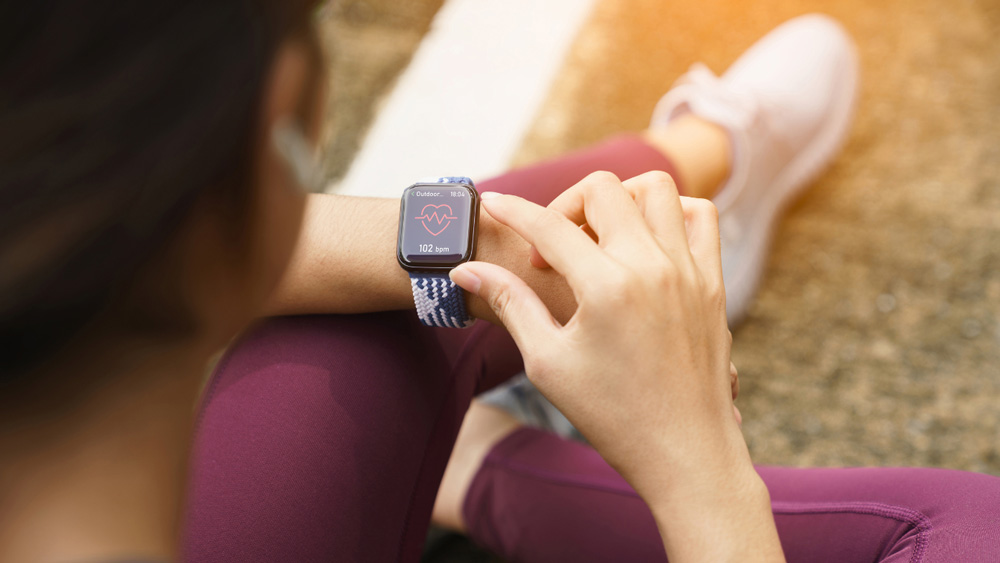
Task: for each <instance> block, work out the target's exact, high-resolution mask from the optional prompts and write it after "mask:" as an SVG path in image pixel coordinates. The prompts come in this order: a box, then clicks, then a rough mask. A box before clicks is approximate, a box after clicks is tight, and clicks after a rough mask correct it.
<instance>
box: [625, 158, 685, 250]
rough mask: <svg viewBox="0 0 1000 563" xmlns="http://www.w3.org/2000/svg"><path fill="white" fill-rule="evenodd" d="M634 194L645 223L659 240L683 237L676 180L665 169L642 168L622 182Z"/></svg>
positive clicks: (681, 238)
mask: <svg viewBox="0 0 1000 563" xmlns="http://www.w3.org/2000/svg"><path fill="white" fill-rule="evenodd" d="M622 185H623V186H625V189H626V190H628V192H629V193H630V194H632V197H634V198H635V202H636V205H637V206H638V207H639V211H640V212H641V213H642V216H643V218H644V219H645V220H646V224H647V225H649V228H650V230H651V231H653V234H654V235H656V236H657V238H659V239H662V240H672V239H676V240H684V238H683V237H685V236H686V232H685V231H684V211H683V210H682V208H681V202H680V196H679V194H678V193H677V184H675V183H674V179H673V178H672V177H671V176H670V174H667V173H666V172H658V171H653V172H646V173H645V174H642V175H639V176H636V177H635V178H630V179H628V180H625V181H624V182H622Z"/></svg>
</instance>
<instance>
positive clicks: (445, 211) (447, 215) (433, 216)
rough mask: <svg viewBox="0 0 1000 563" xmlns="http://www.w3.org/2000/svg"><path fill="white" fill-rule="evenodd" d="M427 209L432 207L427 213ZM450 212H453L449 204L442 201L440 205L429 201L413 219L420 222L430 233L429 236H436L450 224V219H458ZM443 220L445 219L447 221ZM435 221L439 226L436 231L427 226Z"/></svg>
mask: <svg viewBox="0 0 1000 563" xmlns="http://www.w3.org/2000/svg"><path fill="white" fill-rule="evenodd" d="M428 209H434V211H431V212H430V214H428V213H427V210H428ZM438 210H440V211H441V214H440V215H438ZM452 213H454V211H452V210H451V206H450V205H448V204H447V203H442V204H441V205H434V204H433V203H429V204H427V205H425V206H424V208H423V209H421V210H420V215H419V216H418V217H414V219H419V220H420V223H421V224H422V225H423V226H424V228H425V229H427V232H428V233H430V234H431V236H433V237H436V236H438V235H440V234H441V233H443V232H444V230H445V229H447V228H448V225H451V221H452V220H453V219H458V217H455V216H454V215H452ZM445 221H447V223H446V222H445ZM435 222H436V223H437V225H438V226H439V227H441V228H440V229H438V230H437V231H436V232H435V231H434V230H433V229H431V227H430V226H428V223H431V225H433V224H434V223H435Z"/></svg>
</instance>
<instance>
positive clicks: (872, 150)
mask: <svg viewBox="0 0 1000 563" xmlns="http://www.w3.org/2000/svg"><path fill="white" fill-rule="evenodd" d="M438 3H439V0H435V1H432V0H427V1H422V2H408V3H405V10H406V13H405V15H404V16H400V17H399V18H397V17H396V16H390V15H389V14H390V12H389V11H388V10H389V9H390V6H391V8H392V9H394V10H402V9H403V3H391V5H390V3H389V2H385V1H378V2H375V1H368V2H363V1H360V0H358V1H354V2H342V3H341V6H342V9H340V10H339V12H337V15H336V18H339V19H336V18H335V19H336V21H335V22H334V23H331V24H329V26H330V28H331V29H332V30H334V31H335V32H336V33H338V34H340V38H339V41H338V42H339V43H341V44H342V45H343V47H342V49H343V52H344V53H347V54H349V55H350V56H348V57H346V58H345V57H341V59H339V60H342V61H343V60H346V61H347V62H346V63H342V66H341V68H340V69H339V70H338V73H337V74H335V78H334V80H335V81H336V80H338V78H337V77H338V76H339V77H340V78H339V79H340V80H345V77H348V76H355V77H357V76H360V77H363V81H364V82H365V83H364V84H360V83H356V84H353V85H352V86H351V87H350V91H351V95H353V96H354V97H355V98H356V100H360V101H355V102H354V103H355V104H356V105H354V106H351V105H350V104H346V103H341V104H339V105H335V106H334V112H337V116H336V119H335V121H334V125H335V126H337V127H340V132H339V133H337V134H336V135H334V136H333V137H331V139H332V141H331V145H330V146H331V147H332V148H331V152H330V153H329V160H330V164H329V165H328V168H327V169H328V170H329V171H331V174H332V175H335V174H337V173H338V171H342V170H343V169H344V167H345V166H346V162H347V160H346V159H348V158H349V155H350V154H351V147H353V146H355V144H356V142H357V138H358V135H359V134H360V132H361V131H363V127H364V123H365V120H366V119H367V117H368V116H369V115H370V114H371V113H370V112H371V111H372V110H371V107H372V106H371V105H370V103H369V102H366V101H365V100H370V99H371V98H372V96H377V95H378V94H379V93H380V92H382V91H384V88H385V86H386V85H387V84H389V82H390V80H391V76H392V75H393V73H394V72H395V71H397V70H398V69H399V68H401V66H402V65H403V64H405V60H406V57H407V56H408V54H407V53H408V51H407V49H412V46H413V45H415V44H416V41H417V40H418V39H419V35H420V33H422V30H423V29H425V28H426V25H427V21H429V20H428V18H429V17H430V15H431V14H433V12H434V9H436V6H437V4H438ZM351 10H357V11H358V13H362V12H364V10H370V11H369V12H368V13H369V14H372V15H370V16H366V17H367V19H364V18H361V19H356V16H353V15H350V14H352V13H354V12H352V11H351ZM811 11H821V12H825V13H828V14H831V15H833V16H835V17H837V18H838V19H840V20H841V21H842V22H843V23H844V24H845V26H846V27H847V28H848V29H849V31H850V32H851V33H852V34H853V35H854V36H855V38H856V39H857V41H858V45H859V51H860V54H861V60H862V64H863V66H864V69H863V85H862V100H861V105H860V109H859V113H858V116H857V123H856V126H855V129H854V131H853V134H852V136H851V139H850V142H849V143H848V145H847V147H846V149H845V151H844V153H843V155H842V156H841V158H840V159H839V160H838V161H837V163H836V164H835V166H834V167H833V168H832V169H831V170H830V171H829V172H828V173H827V174H826V175H825V176H823V177H822V178H821V179H820V181H819V182H817V184H816V185H815V186H814V187H813V189H812V190H811V191H810V192H809V193H808V194H807V195H806V196H805V197H804V198H803V199H802V200H801V201H800V202H799V203H798V204H797V205H795V206H794V207H793V208H792V209H791V211H790V213H789V214H788V216H787V218H786V219H785V220H784V222H783V223H782V225H781V227H780V230H779V231H778V237H777V243H776V245H775V247H774V249H773V253H772V257H771V260H770V262H769V266H768V270H767V273H766V275H765V278H764V281H763V285H762V288H761V291H760V293H759V296H758V298H757V300H756V303H755V304H754V305H753V307H752V310H751V314H750V316H749V319H748V320H747V322H746V323H744V325H743V326H741V327H740V328H738V329H737V330H736V331H735V352H734V356H735V358H734V359H735V361H736V363H737V365H738V366H739V367H740V372H741V376H742V381H743V396H742V397H741V399H740V404H741V408H742V410H743V414H744V418H745V420H746V424H745V432H746V435H747V439H748V441H749V443H750V446H751V449H752V452H753V455H754V458H755V460H757V461H758V462H760V463H769V464H784V465H933V466H943V467H952V468H959V469H968V470H975V471H984V472H988V473H993V474H997V475H1000V448H998V445H1000V42H997V41H996V37H997V35H998V34H1000V2H998V1H997V0H953V1H951V2H938V1H936V0H885V1H882V2H871V1H870V0H836V1H834V0H826V1H821V0H809V1H807V0H768V1H766V2H755V3H749V2H733V1H732V0H699V1H697V2H694V1H689V2H668V1H665V0H602V1H601V2H600V4H599V7H598V9H597V11H596V13H595V14H594V17H593V18H592V20H591V22H590V23H589V24H588V26H587V27H586V28H585V29H584V30H583V32H582V34H581V36H580V38H579V39H578V41H577V43H576V45H575V47H574V49H573V52H572V54H571V56H570V59H569V60H568V61H567V65H566V68H565V69H564V71H563V73H562V75H561V76H560V77H559V78H558V79H557V81H556V85H555V88H554V89H553V91H552V93H551V96H550V99H549V100H548V102H547V103H546V105H545V107H544V108H543V111H542V112H541V113H540V115H539V117H538V120H537V123H536V126H535V128H534V129H533V130H532V132H531V134H530V135H529V136H528V138H527V139H526V141H525V143H524V146H523V147H522V150H521V151H520V154H519V156H518V159H517V161H518V162H519V163H526V162H531V161H535V160H538V159H542V158H545V157H548V156H552V155H557V154H559V153H561V152H563V151H566V150H569V149H572V148H574V147H578V146H582V145H585V144H588V143H590V142H593V141H596V140H598V139H600V138H602V137H604V136H606V135H608V134H612V133H616V132H620V131H627V130H637V129H640V128H642V127H643V126H644V125H645V123H646V121H647V120H648V116H649V112H650V110H651V108H652V106H653V104H654V103H655V101H656V100H657V98H658V97H659V96H660V94H662V92H664V91H665V90H666V89H667V88H668V87H669V85H670V83H671V82H672V81H673V80H674V79H675V78H676V77H677V76H679V75H680V74H681V73H682V72H683V71H684V70H685V69H686V67H687V66H688V65H689V64H690V63H692V62H694V61H696V60H701V61H704V62H706V63H707V64H708V65H709V66H710V67H711V68H713V69H714V70H716V71H722V70H724V69H725V67H726V65H728V64H729V63H730V62H731V61H732V60H734V59H735V58H736V57H737V56H738V54H739V53H740V52H741V51H742V50H743V49H745V48H746V47H747V46H749V45H750V44H751V43H752V42H753V40H754V39H756V38H757V37H759V36H761V35H763V34H764V33H765V32H766V31H767V30H768V29H770V28H772V27H773V26H775V25H776V24H778V23H780V22H781V21H783V20H785V19H787V18H789V17H792V16H794V15H798V14H802V13H806V12H811ZM357 22H360V23H361V24H363V25H361V27H360V28H355V27H353V26H354V25H355V23H357ZM384 22H396V23H388V24H386V23H384ZM399 22H404V23H405V24H406V25H405V26H400V25H399ZM369 50H370V51H371V52H369ZM376 55H378V56H376ZM383 55H384V56H383ZM369 57H370V59H371V60H374V59H377V58H379V57H381V59H380V60H382V63H383V64H384V65H385V66H383V67H380V68H382V69H383V70H378V71H377V72H376V71H370V70H363V69H361V66H362V65H363V64H367V62H366V61H368V60H370V59H369ZM386 60H391V61H394V62H392V63H391V64H390V63H385V61H386ZM345 73H346V74H345ZM351 73H354V74H353V75H352V74H351ZM366 88H367V90H366ZM344 108H354V109H351V110H349V111H351V112H353V113H351V114H349V115H346V116H345V115H343V114H342V113H340V112H343V111H348V110H345V109H344Z"/></svg>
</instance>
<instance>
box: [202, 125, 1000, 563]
mask: <svg viewBox="0 0 1000 563" xmlns="http://www.w3.org/2000/svg"><path fill="white" fill-rule="evenodd" d="M601 169H603V170H610V171H612V172H615V173H616V174H618V175H619V176H620V177H622V178H627V177H631V176H635V175H638V174H640V173H642V172H646V171H648V170H666V171H667V172H673V168H672V166H671V164H670V163H669V162H668V161H667V160H665V159H664V157H663V156H662V155H661V154H660V153H658V152H657V151H655V150H653V149H652V148H650V147H649V146H647V145H645V144H644V143H642V142H641V141H640V140H638V139H637V138H633V137H623V138H619V139H616V140H613V141H610V142H608V143H605V144H603V145H600V146H598V147H595V148H593V149H590V150H587V151H583V152H580V153H576V154H574V155H571V156H568V157H565V158H562V159H560V160H557V161H555V162H550V163H547V164H542V165H540V166H536V167H532V168H528V169H525V170H521V171H516V172H512V173H510V174H507V175H505V176H503V177H501V178H498V179H496V180H492V181H489V182H484V183H483V184H482V185H481V186H480V187H481V188H483V189H486V190H493V191H499V192H506V193H514V194H518V195H521V196H523V197H526V198H528V199H530V200H533V201H536V202H538V203H542V204H545V203H548V202H549V201H550V200H551V199H552V198H554V197H555V196H556V195H557V194H558V193H560V192H561V191H563V190H564V189H566V188H568V187H569V186H571V185H573V184H574V183H576V182H577V181H578V180H580V179H582V178H583V177H584V176H586V175H587V174H588V173H590V172H592V171H594V170H601ZM359 275H361V274H360V273H359ZM522 369H523V366H522V363H521V356H520V354H519V353H518V351H517V348H516V347H515V346H514V343H513V341H512V340H511V339H510V337H509V336H508V335H507V334H506V332H505V331H504V330H503V329H501V328H498V327H495V326H493V325H490V324H487V323H483V322H480V323H477V324H476V325H475V326H474V327H473V328H471V329H468V330H454V329H429V328H424V327H422V326H420V324H419V322H418V321H417V318H416V315H415V314H414V313H413V311H400V312H391V313H373V314H364V315H331V316H312V317H287V318H275V319H269V320H267V321H264V322H262V323H260V324H259V325H258V326H256V327H255V328H254V329H252V330H250V331H249V332H247V333H246V334H245V335H244V336H243V337H242V338H241V339H240V341H239V342H238V343H237V344H235V345H234V346H233V347H232V348H231V349H230V350H229V352H228V353H227V354H226V356H225V357H224V358H223V360H222V362H221V363H220V364H219V366H218V368H217V369H216V371H215V374H214V376H213V378H212V381H211V383H210V385H209V387H208V389H207V391H206V393H205V398H204V401H203V405H202V408H201V413H200V416H199V419H198V427H197V433H196V441H195V447H194V454H193V460H192V478H191V486H190V494H189V499H188V502H189V510H188V514H187V522H186V526H185V530H186V531H185V536H186V537H185V541H184V554H185V557H186V559H187V560H189V561H199V562H200V561H205V562H213V563H219V562H228V561H232V562H240V563H249V562H255V561H268V562H271V561H282V562H283V561H295V562H308V561H397V560H403V561H416V560H417V559H418V558H419V554H420V550H421V546H422V544H423V542H424V539H425V535H426V532H427V528H428V524H429V520H430V514H431V508H432V506H433V503H434V497H435V495H436V493H437V488H438V484H439V482H440V480H441V476H442V473H443V472H444V468H445V464H446V463H447V461H448V456H449V454H450V452H451V448H452V445H453V443H454V440H455V437H456V435H457V433H458V429H459V426H460V425H461V423H462V418H463V415H464V414H465V411H466V409H467V408H468V406H469V402H470V401H471V399H472V397H473V396H474V395H476V394H477V393H480V392H482V391H485V390H487V389H489V388H490V387H493V386H495V385H497V384H498V383H500V382H502V381H504V380H506V379H507V378H509V377H511V376H513V375H514V374H516V373H518V372H519V371H521V370H522ZM758 471H759V473H760V475H761V476H762V477H763V479H764V481H765V483H766V484H767V486H768V488H769V489H770V492H771V498H772V503H773V506H774V514H775V519H776V520H777V524H778V532H779V534H780V535H781V541H782V545H783V547H784V549H785V554H786V555H787V557H788V559H789V561H809V562H825V561H831V562H832V561H836V562H849V561H892V562H903V561H905V562H910V563H915V562H919V561H963V562H977V561H1000V479H997V478H994V477H989V476H986V475H980V474H974V473H964V472H959V471H946V470H934V469H789V468H777V467H758ZM463 511H464V517H465V520H466V522H467V523H468V525H469V534H470V536H471V537H472V538H473V539H474V540H475V541H476V542H478V543H480V544H482V545H485V546H487V547H489V548H490V549H492V550H494V551H495V552H497V553H498V554H500V555H502V556H504V557H505V558H507V559H508V560H511V561H660V560H665V556H664V555H663V547H662V544H661V543H660V538H659V535H658V533H657V530H656V527H655V525H654V523H653V519H652V516H651V515H650V513H649V511H648V509H647V508H646V506H645V505H644V504H643V502H642V501H641V500H640V499H639V497H638V496H637V495H636V494H635V492H634V491H632V489H631V488H629V486H628V485H627V484H626V483H625V481H624V480H623V479H622V478H621V477H620V476H619V475H617V474H616V473H615V472H614V470H612V469H611V468H610V467H608V465H607V464H606V463H604V461H603V460H602V459H601V458H600V456H599V455H597V453H596V452H594V451H593V450H592V449H591V448H589V447H587V446H585V445H582V444H579V443H575V442H570V441H566V440H563V439H561V438H559V437H557V436H554V435H552V434H549V433H546V432H543V431H540V430H535V429H527V428H525V429H520V430H518V431H516V432H514V433H513V434H511V435H510V436H508V437H506V438H505V439H503V440H502V441H501V442H500V443H499V444H497V445H496V447H494V448H493V450H492V451H491V452H490V453H489V455H488V456H487V458H486V461H485V462H484V464H483V466H482V468H481V469H480V470H479V471H478V473H477V474H476V476H475V478H474V480H473V483H472V486H471V488H470V491H469V494H468V496H467V498H466V500H465V505H464V508H463Z"/></svg>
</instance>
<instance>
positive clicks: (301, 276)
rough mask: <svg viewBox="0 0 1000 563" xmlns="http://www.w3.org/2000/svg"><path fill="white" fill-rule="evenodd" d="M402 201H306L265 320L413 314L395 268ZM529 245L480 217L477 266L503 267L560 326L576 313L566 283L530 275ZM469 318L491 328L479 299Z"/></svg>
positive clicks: (404, 280)
mask: <svg viewBox="0 0 1000 563" xmlns="http://www.w3.org/2000/svg"><path fill="white" fill-rule="evenodd" d="M398 221H399V201H398V200H393V199H380V198H360V197H350V196H337V195H315V196H310V198H309V202H308V204H307V206H306V214H305V218H304V220H303V226H302V233H301V236H300V239H299V243H298V245H297V247H296V250H295V253H294V255H293V257H292V260H291V262H290V264H289V266H288V268H287V269H286V272H285V276H284V278H283V279H282V281H281V283H280V285H279V286H278V288H277V289H276V290H275V292H274V293H273V294H272V296H271V300H270V302H269V304H268V307H267V309H266V311H265V314H267V315H290V314H321V313H364V312H372V311H388V310H397V309H412V308H413V295H412V292H411V290H410V281H409V277H408V276H407V274H406V272H405V271H404V270H403V269H402V268H400V266H399V263H398V262H397V261H396V234H397V228H398ZM528 252H529V245H528V243H527V242H525V241H524V240H523V239H522V238H521V237H520V236H518V235H517V234H515V233H514V232H513V231H511V230H510V229H509V228H507V227H505V226H503V225H500V224H499V223H497V222H496V221H495V220H493V219H492V218H491V217H490V216H489V214H487V213H482V214H481V215H480V223H479V240H478V243H477V251H476V259H477V260H482V261H486V262H492V263H494V264H498V265H500V266H503V267H505V268H507V269H509V270H511V271H512V272H514V273H515V274H517V275H518V276H520V277H521V278H522V279H524V280H525V281H526V282H527V283H528V285H529V286H531V287H532V288H533V289H534V290H535V291H536V292H537V293H538V294H539V296H540V297H541V298H542V300H543V301H544V302H545V303H546V304H547V305H548V306H549V308H550V310H551V311H552V312H553V314H554V315H555V316H556V317H557V318H560V319H561V320H565V319H567V318H569V316H570V315H571V314H572V312H573V311H574V310H575V309H576V302H575V301H574V300H573V295H572V292H571V291H570V290H569V288H568V286H567V285H566V282H565V280H564V279H563V278H562V276H560V275H559V274H557V273H555V272H554V271H552V270H551V269H545V270H541V269H538V268H534V267H532V266H531V265H530V263H529V261H528ZM468 307H469V312H470V313H471V314H472V315H473V316H474V317H477V318H482V319H486V320H488V321H491V322H495V321H496V317H495V315H494V314H493V312H492V310H491V309H490V307H489V306H487V304H486V303H485V302H483V301H482V300H481V299H479V298H477V297H474V296H471V297H469V299H468Z"/></svg>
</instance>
